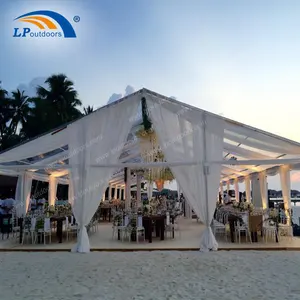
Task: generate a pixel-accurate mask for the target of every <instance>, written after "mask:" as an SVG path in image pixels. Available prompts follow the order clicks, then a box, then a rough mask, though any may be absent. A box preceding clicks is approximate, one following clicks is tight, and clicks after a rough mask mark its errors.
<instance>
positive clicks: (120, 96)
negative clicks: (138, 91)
mask: <svg viewBox="0 0 300 300" xmlns="http://www.w3.org/2000/svg"><path fill="white" fill-rule="evenodd" d="M121 98H122V94H115V93H114V94H112V95H111V96H110V97H109V99H108V102H107V104H110V103H113V102H115V101H118V100H119V99H121Z"/></svg>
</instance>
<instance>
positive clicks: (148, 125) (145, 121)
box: [141, 97, 152, 131]
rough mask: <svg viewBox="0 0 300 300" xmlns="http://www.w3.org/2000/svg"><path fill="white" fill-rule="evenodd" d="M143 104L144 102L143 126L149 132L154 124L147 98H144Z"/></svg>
mask: <svg viewBox="0 0 300 300" xmlns="http://www.w3.org/2000/svg"><path fill="white" fill-rule="evenodd" d="M141 102H142V117H143V125H144V129H145V131H148V130H150V129H151V128H152V123H151V121H150V118H149V113H148V108H147V102H146V98H144V97H143V98H142V100H141Z"/></svg>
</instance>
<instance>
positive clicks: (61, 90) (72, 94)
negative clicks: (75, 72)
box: [37, 74, 82, 125]
mask: <svg viewBox="0 0 300 300" xmlns="http://www.w3.org/2000/svg"><path fill="white" fill-rule="evenodd" d="M45 83H46V84H47V85H48V89H45V88H44V87H42V86H39V87H38V88H37V96H38V97H40V98H41V99H42V100H45V101H47V102H48V104H50V105H51V106H52V107H53V109H54V111H55V112H56V116H57V122H58V123H59V124H57V125H61V124H64V123H66V122H69V121H72V120H74V119H77V118H78V117H80V116H81V115H82V114H81V112H80V111H79V110H78V109H77V107H78V106H81V105H82V103H81V101H80V100H79V99H78V93H77V91H76V90H75V89H74V83H73V82H72V81H71V80H70V79H68V77H67V76H66V75H64V74H57V75H52V76H50V77H49V78H47V80H46V81H45Z"/></svg>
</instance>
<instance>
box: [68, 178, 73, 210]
mask: <svg viewBox="0 0 300 300" xmlns="http://www.w3.org/2000/svg"><path fill="white" fill-rule="evenodd" d="M68 198H69V199H68V202H69V203H70V204H71V205H72V206H73V205H74V186H73V181H72V180H70V182H69V187H68Z"/></svg>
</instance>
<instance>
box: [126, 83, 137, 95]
mask: <svg viewBox="0 0 300 300" xmlns="http://www.w3.org/2000/svg"><path fill="white" fill-rule="evenodd" d="M134 92H135V89H134V87H133V86H131V85H127V87H126V89H125V95H124V96H128V95H130V94H133V93H134Z"/></svg>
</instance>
